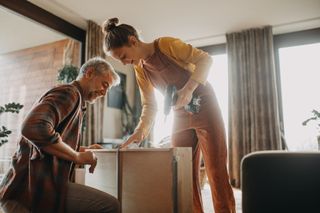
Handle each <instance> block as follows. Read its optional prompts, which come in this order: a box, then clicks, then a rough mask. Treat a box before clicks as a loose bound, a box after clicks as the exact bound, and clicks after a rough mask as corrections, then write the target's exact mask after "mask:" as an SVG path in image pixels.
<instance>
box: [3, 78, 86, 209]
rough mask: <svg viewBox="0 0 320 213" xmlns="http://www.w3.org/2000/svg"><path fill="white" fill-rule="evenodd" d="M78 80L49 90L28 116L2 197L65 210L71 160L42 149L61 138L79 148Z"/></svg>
mask: <svg viewBox="0 0 320 213" xmlns="http://www.w3.org/2000/svg"><path fill="white" fill-rule="evenodd" d="M83 109H84V108H83V100H82V91H81V88H80V86H79V85H78V83H77V82H73V83H71V84H66V85H60V86H57V87H55V88H53V89H51V90H49V91H48V92H46V93H45V94H44V95H43V96H42V97H41V98H40V99H39V101H38V102H37V103H35V105H34V106H33V108H32V109H31V111H30V112H29V114H28V115H27V116H26V118H25V120H24V122H23V124H22V128H21V130H22V131H21V133H22V136H21V139H20V141H19V143H18V147H17V150H16V152H15V153H14V155H13V158H12V165H11V168H10V169H9V171H8V172H7V174H6V175H5V177H4V179H3V181H2V183H1V184H0V199H13V200H17V201H19V202H20V203H22V204H24V205H25V206H26V207H27V208H28V209H29V210H30V211H32V212H55V213H56V212H64V200H65V194H66V184H67V183H68V179H69V177H70V174H71V172H72V170H73V169H72V168H73V166H72V163H71V162H69V161H65V160H62V159H58V158H57V157H54V156H52V155H49V154H47V153H45V152H43V151H42V149H41V148H42V147H43V146H47V145H49V144H54V143H57V142H59V141H62V142H64V143H66V144H68V145H69V146H70V147H72V148H73V149H74V150H78V149H79V140H80V133H81V125H82V117H83Z"/></svg>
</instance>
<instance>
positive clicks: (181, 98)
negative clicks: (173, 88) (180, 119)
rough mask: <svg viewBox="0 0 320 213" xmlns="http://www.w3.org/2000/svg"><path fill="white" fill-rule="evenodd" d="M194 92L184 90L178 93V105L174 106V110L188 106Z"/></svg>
mask: <svg viewBox="0 0 320 213" xmlns="http://www.w3.org/2000/svg"><path fill="white" fill-rule="evenodd" d="M192 93H193V91H192V90H189V89H186V88H182V89H180V90H178V91H177V96H178V98H177V101H176V104H175V105H174V107H173V108H174V109H175V110H176V109H180V108H182V107H184V106H186V105H188V104H189V103H190V101H191V99H192Z"/></svg>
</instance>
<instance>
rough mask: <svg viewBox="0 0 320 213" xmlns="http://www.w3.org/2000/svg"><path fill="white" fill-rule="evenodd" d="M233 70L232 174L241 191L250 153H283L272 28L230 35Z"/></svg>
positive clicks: (231, 86)
mask: <svg viewBox="0 0 320 213" xmlns="http://www.w3.org/2000/svg"><path fill="white" fill-rule="evenodd" d="M227 53H228V66H229V133H228V134H229V156H230V157H229V171H230V178H231V183H232V185H233V186H235V187H240V163H241V160H242V158H243V156H245V155H246V154H248V153H251V152H254V151H259V150H277V149H281V134H280V122H279V106H278V96H277V85H276V75H275V65H274V52H273V36H272V28H271V27H269V26H267V27H264V28H260V29H249V30H245V31H242V32H236V33H230V34H227Z"/></svg>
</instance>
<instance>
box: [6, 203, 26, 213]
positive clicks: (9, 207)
mask: <svg viewBox="0 0 320 213" xmlns="http://www.w3.org/2000/svg"><path fill="white" fill-rule="evenodd" d="M29 212H30V211H29V210H28V209H27V208H25V207H24V206H23V205H22V204H20V203H19V202H17V201H15V200H0V213H29Z"/></svg>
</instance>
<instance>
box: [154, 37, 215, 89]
mask: <svg viewBox="0 0 320 213" xmlns="http://www.w3.org/2000/svg"><path fill="white" fill-rule="evenodd" d="M159 47H160V49H161V51H163V52H164V54H166V55H167V56H169V57H171V58H173V59H174V60H175V61H176V62H178V64H179V65H181V64H183V65H184V66H183V67H184V68H186V67H193V68H192V69H191V71H192V75H191V79H193V80H195V81H197V82H198V83H201V84H205V83H206V80H207V77H208V73H209V70H210V66H211V64H212V58H211V57H210V55H209V54H208V53H206V52H204V51H202V50H200V49H197V48H195V47H193V46H191V45H190V44H187V43H184V42H183V41H181V40H180V39H177V38H169V37H164V38H160V40H159ZM189 70H190V69H189Z"/></svg>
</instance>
